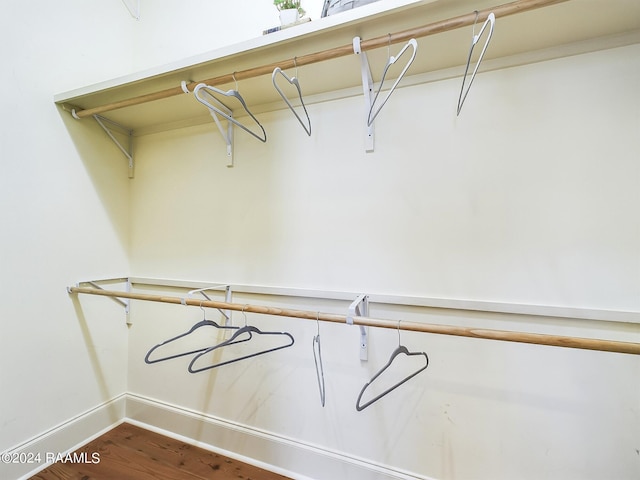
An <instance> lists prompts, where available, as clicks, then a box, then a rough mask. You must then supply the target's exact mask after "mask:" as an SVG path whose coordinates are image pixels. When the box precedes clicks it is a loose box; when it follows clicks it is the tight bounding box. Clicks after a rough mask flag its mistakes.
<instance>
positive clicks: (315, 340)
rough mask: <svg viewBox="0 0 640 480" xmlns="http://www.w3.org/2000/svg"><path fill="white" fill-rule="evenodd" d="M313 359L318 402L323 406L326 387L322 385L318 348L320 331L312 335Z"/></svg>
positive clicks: (320, 356)
mask: <svg viewBox="0 0 640 480" xmlns="http://www.w3.org/2000/svg"><path fill="white" fill-rule="evenodd" d="M313 360H314V362H315V364H316V376H317V377H318V389H319V390H320V403H321V404H322V406H323V407H324V404H325V399H326V393H325V392H326V389H325V385H324V367H323V366H322V350H321V348H320V333H318V335H315V336H314V337H313Z"/></svg>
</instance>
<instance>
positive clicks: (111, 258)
mask: <svg viewBox="0 0 640 480" xmlns="http://www.w3.org/2000/svg"><path fill="white" fill-rule="evenodd" d="M129 23H130V22H129V19H128V18H127V14H126V10H124V11H123V10H122V5H120V4H118V3H117V2H83V1H79V0H78V1H65V2H48V1H40V2H27V3H25V2H18V1H12V2H3V3H2V14H1V15H0V45H1V46H0V49H1V51H2V58H3V63H4V65H3V69H2V71H3V74H2V78H3V82H2V84H3V89H2V92H1V93H0V105H1V106H2V112H3V116H2V119H1V120H0V122H1V128H0V151H1V152H2V157H1V162H2V174H1V175H0V221H1V223H2V228H1V230H0V265H1V269H0V271H1V273H0V285H1V291H2V302H0V319H1V327H0V329H1V333H0V391H1V392H2V393H1V394H0V451H3V452H4V451H5V450H6V449H9V448H13V447H16V446H18V445H21V444H22V443H24V442H26V441H30V440H32V439H34V438H36V437H38V436H40V435H42V434H44V433H46V432H49V431H50V430H51V429H55V427H57V426H58V425H60V424H62V423H64V422H67V421H69V420H70V419H72V418H74V417H76V416H77V415H79V414H80V413H82V412H84V411H87V410H89V409H92V408H94V407H96V406H97V405H100V404H102V403H103V402H106V401H108V400H110V399H112V398H113V397H115V396H117V395H119V394H121V393H122V392H123V391H124V390H125V388H126V348H127V331H126V327H125V325H124V322H123V321H118V320H121V319H122V317H121V313H120V310H119V309H116V310H115V312H114V311H113V310H111V309H110V308H109V307H110V306H109V305H104V304H103V302H99V303H98V302H92V301H88V302H83V304H82V305H80V304H78V303H75V302H73V301H72V300H71V299H70V298H69V297H68V295H67V293H66V291H65V288H66V286H67V285H70V284H72V283H73V282H75V281H78V280H80V279H83V278H86V277H89V278H91V277H94V276H99V277H101V276H103V275H107V276H113V275H122V274H123V273H126V272H127V271H128V269H129V261H128V248H129V231H128V228H129V217H128V203H129V183H128V182H127V179H126V168H125V163H124V162H123V161H121V159H120V158H118V157H117V155H114V147H113V146H112V145H111V144H110V143H108V142H107V141H105V140H104V134H103V133H101V132H100V131H98V129H97V128H96V125H94V124H92V123H90V122H87V123H79V122H75V121H74V120H72V119H71V118H70V117H69V115H68V114H67V113H62V112H61V111H58V109H57V108H56V106H55V105H54V103H53V95H54V94H55V93H57V92H60V91H64V90H67V89H70V88H74V87H77V86H79V85H82V84H87V83H93V82H96V81H99V80H102V79H103V78H105V77H112V76H118V75H123V74H124V73H126V72H128V71H130V70H131V68H132V58H131V55H130V54H129V53H128V50H127V49H128V42H127V38H128V37H130V35H131V31H130V30H129ZM115 30H119V31H121V32H122V36H117V35H114V34H113V32H114V31H115ZM70 133H71V135H70ZM114 314H115V317H114ZM112 413H113V417H114V418H113V421H115V420H117V416H118V415H117V414H116V413H115V412H112ZM76 441H77V440H76ZM59 448H68V446H64V445H60V446H59ZM21 468H22V469H24V468H27V469H30V468H33V465H23V466H22V467H21ZM20 470H21V469H20V468H17V469H13V468H12V466H9V465H5V464H4V463H3V464H1V465H0V477H2V478H15V475H17V474H18V473H19V472H20Z"/></svg>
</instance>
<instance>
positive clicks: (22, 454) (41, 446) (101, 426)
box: [0, 393, 126, 480]
mask: <svg viewBox="0 0 640 480" xmlns="http://www.w3.org/2000/svg"><path fill="white" fill-rule="evenodd" d="M125 411H126V394H124V393H123V394H121V395H119V396H117V397H115V398H113V399H111V400H109V401H107V402H104V403H102V404H100V405H98V406H96V407H94V408H92V409H90V410H87V411H86V412H83V413H81V414H79V415H77V416H75V417H73V418H71V419H69V420H67V421H65V422H63V423H61V424H59V425H56V426H55V427H53V428H51V429H49V430H47V431H45V432H43V433H41V434H40V435H38V436H36V437H33V438H32V439H30V440H28V441H26V442H23V443H21V444H20V445H16V446H15V447H13V448H11V449H9V450H6V451H5V452H3V453H2V456H3V458H2V461H1V462H0V478H2V479H3V480H5V479H6V480H12V479H16V480H23V479H28V478H30V477H31V476H33V475H35V474H36V473H38V472H39V471H41V470H44V469H45V468H46V467H48V466H49V465H51V464H52V463H55V459H56V457H57V456H58V455H66V454H67V453H70V452H73V451H74V450H76V449H78V448H80V447H81V446H83V445H85V444H86V443H88V442H90V441H91V440H93V439H94V438H97V437H99V436H100V435H102V434H103V433H105V432H107V431H109V430H111V429H112V428H113V427H115V426H116V425H119V424H120V423H122V422H123V421H124V417H125Z"/></svg>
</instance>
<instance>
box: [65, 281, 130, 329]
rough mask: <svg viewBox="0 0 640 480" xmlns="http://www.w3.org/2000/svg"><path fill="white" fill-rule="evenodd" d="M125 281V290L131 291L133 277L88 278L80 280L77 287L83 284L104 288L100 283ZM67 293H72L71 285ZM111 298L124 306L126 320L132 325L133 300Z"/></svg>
mask: <svg viewBox="0 0 640 480" xmlns="http://www.w3.org/2000/svg"><path fill="white" fill-rule="evenodd" d="M122 282H124V284H125V292H126V293H131V279H130V278H110V279H107V280H88V281H85V282H78V283H77V284H76V287H81V286H82V285H91V286H92V287H93V288H95V289H98V290H104V288H102V287H101V286H100V285H99V283H122ZM67 293H69V294H71V293H72V292H71V289H70V288H69V287H67ZM109 298H110V299H111V300H113V301H114V302H116V303H117V304H119V305H121V306H123V307H124V315H125V322H126V324H127V325H131V320H130V316H129V313H130V307H131V300H130V299H128V298H127V299H126V300H123V299H121V298H118V297H111V296H110V297H109Z"/></svg>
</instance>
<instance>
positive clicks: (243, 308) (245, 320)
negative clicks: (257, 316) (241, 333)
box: [242, 305, 249, 327]
mask: <svg viewBox="0 0 640 480" xmlns="http://www.w3.org/2000/svg"><path fill="white" fill-rule="evenodd" d="M248 306H249V305H243V306H242V316H243V317H244V326H245V327H246V326H247V314H246V313H244V311H245V309H246V308H247V307H248Z"/></svg>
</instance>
